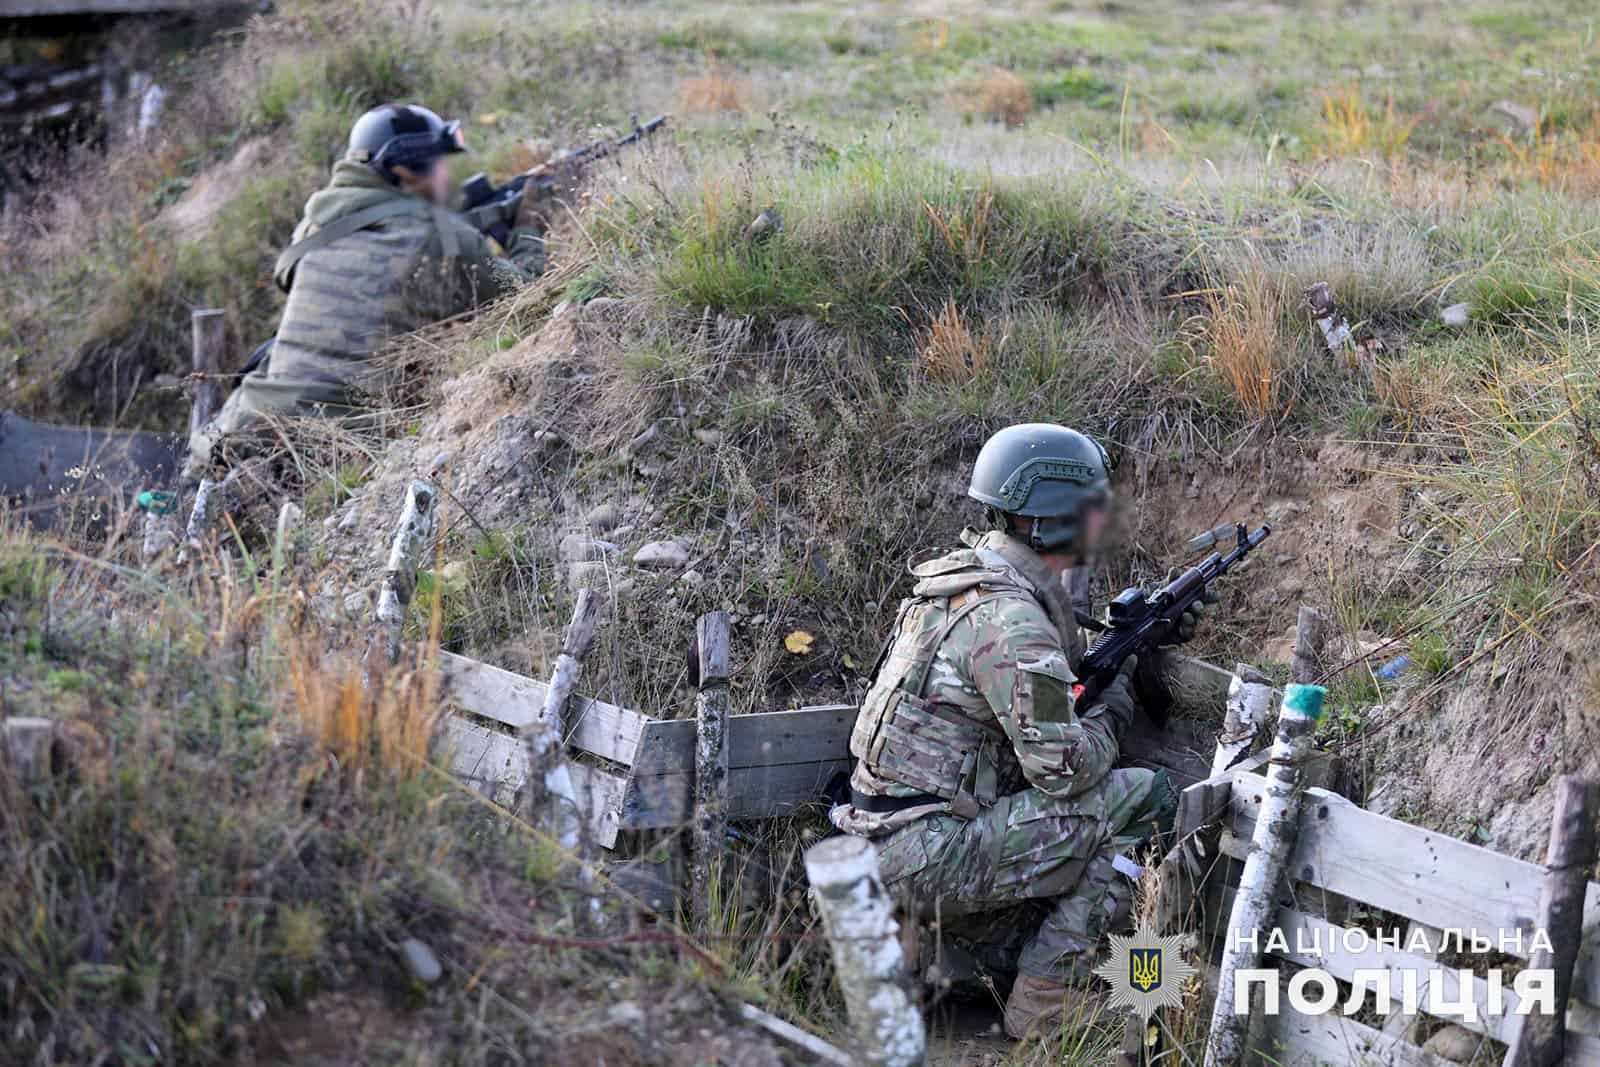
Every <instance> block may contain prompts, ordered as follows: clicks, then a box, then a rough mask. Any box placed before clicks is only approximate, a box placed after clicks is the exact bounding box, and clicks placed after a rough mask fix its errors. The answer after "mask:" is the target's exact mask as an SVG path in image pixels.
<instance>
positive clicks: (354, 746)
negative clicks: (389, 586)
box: [289, 638, 439, 772]
mask: <svg viewBox="0 0 1600 1067" xmlns="http://www.w3.org/2000/svg"><path fill="white" fill-rule="evenodd" d="M437 647H438V646H437V644H436V643H435V642H434V641H432V640H430V641H427V642H425V643H424V645H423V647H422V648H421V649H420V650H419V651H418V652H417V654H416V659H415V661H414V662H412V663H409V664H407V663H404V662H402V664H401V665H400V666H398V667H396V668H394V669H391V670H388V671H384V672H382V673H381V674H374V675H367V673H366V670H365V668H364V667H363V666H362V665H361V664H360V663H359V662H358V661H357V660H355V659H354V658H352V659H350V660H348V661H340V660H335V661H333V662H329V661H328V660H327V659H326V658H324V656H323V653H322V652H321V650H320V646H319V645H318V643H317V642H316V640H315V639H314V638H313V639H310V640H305V641H300V642H297V643H296V644H295V645H294V646H293V647H292V648H291V649H290V653H289V685H290V689H291V693H292V696H293V698H294V707H295V710H296V711H297V712H298V713H299V715H300V720H301V722H302V723H303V724H304V726H305V729H306V732H307V733H309V734H310V735H311V736H312V737H313V738H315V739H316V740H317V742H318V743H319V744H321V745H322V747H323V748H325V749H327V750H328V751H329V752H331V753H333V754H334V755H335V756H336V757H338V759H339V762H340V763H341V764H342V765H343V766H345V767H350V768H362V767H367V766H371V765H376V766H377V767H380V768H383V769H386V770H394V771H401V772H407V771H411V770H415V769H416V768H418V767H420V766H422V764H423V762H424V761H425V760H426V759H427V756H428V743H429V740H430V739H431V738H432V736H433V727H434V723H435V721H436V719H437V718H438V714H439V700H438V695H439V694H438V672H437V671H436V670H434V669H433V668H434V665H433V652H435V651H436V650H437Z"/></svg>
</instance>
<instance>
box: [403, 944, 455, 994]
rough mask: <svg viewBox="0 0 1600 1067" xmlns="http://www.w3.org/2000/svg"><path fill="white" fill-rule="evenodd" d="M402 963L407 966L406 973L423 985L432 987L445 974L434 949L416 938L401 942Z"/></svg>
mask: <svg viewBox="0 0 1600 1067" xmlns="http://www.w3.org/2000/svg"><path fill="white" fill-rule="evenodd" d="M400 962H401V963H403V964H405V967H406V973H407V974H409V975H411V977H412V978H414V979H416V980H417V981H419V982H421V983H422V984H423V985H432V984H433V983H435V982H437V981H438V980H439V978H440V976H441V975H443V974H444V968H443V967H441V966H439V957H437V956H435V955H434V954H433V949H431V948H429V947H428V946H427V945H425V944H423V943H422V942H421V941H418V940H417V939H416V938H414V937H408V938H406V939H405V940H404V941H402V942H400Z"/></svg>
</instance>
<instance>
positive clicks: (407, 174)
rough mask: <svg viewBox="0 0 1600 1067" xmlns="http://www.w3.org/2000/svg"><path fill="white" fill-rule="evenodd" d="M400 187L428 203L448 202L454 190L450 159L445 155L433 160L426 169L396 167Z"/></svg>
mask: <svg viewBox="0 0 1600 1067" xmlns="http://www.w3.org/2000/svg"><path fill="white" fill-rule="evenodd" d="M394 172H395V174H396V175H397V176H398V177H399V178H400V188H402V189H404V190H405V191H406V192H408V193H410V194H411V195H413V196H420V197H422V199H424V200H426V201H428V203H430V204H448V203H449V202H450V196H451V193H452V192H453V191H454V190H453V186H451V184H450V161H449V160H448V159H446V158H445V157H442V156H441V157H440V158H439V159H436V160H434V162H433V165H432V166H430V167H429V168H428V169H427V170H425V171H422V172H420V173H419V172H417V171H414V170H412V169H411V168H410V167H396V168H394Z"/></svg>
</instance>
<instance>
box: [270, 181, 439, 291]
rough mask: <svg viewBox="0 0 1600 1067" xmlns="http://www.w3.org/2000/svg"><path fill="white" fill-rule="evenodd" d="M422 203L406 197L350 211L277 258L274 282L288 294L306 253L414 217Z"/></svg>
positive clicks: (293, 245) (273, 270)
mask: <svg viewBox="0 0 1600 1067" xmlns="http://www.w3.org/2000/svg"><path fill="white" fill-rule="evenodd" d="M419 204H420V201H415V200H411V199H406V198H396V199H394V200H384V201H381V202H379V203H376V204H373V205H372V206H371V207H366V208H362V209H361V210H360V211H355V212H351V213H350V214H348V215H345V216H344V217H343V218H338V219H334V220H333V221H332V222H330V223H328V224H327V225H326V226H323V227H321V228H319V229H317V230H315V231H314V232H312V233H309V234H307V235H306V236H305V237H303V238H301V239H300V240H298V241H296V242H295V243H294V244H292V245H290V246H289V247H288V248H285V249H284V250H283V252H282V253H281V254H280V255H279V256H278V262H277V264H276V265H275V266H274V267H273V268H272V278H273V280H274V281H276V282H277V283H278V288H279V289H282V290H283V291H284V292H286V293H287V292H288V291H289V287H290V286H292V285H293V284H294V268H295V265H296V264H298V263H299V262H300V261H301V260H302V259H304V258H305V257H306V255H307V253H310V252H315V251H316V250H317V249H319V248H324V247H326V246H328V245H330V244H332V243H333V242H334V241H337V240H338V239H339V238H341V237H349V236H350V235H351V234H353V233H355V232H356V231H358V230H364V229H366V228H367V227H368V226H371V225H373V224H374V223H378V222H382V221H383V220H384V219H387V218H391V217H392V216H395V215H409V214H415V213H416V211H417V207H418V205H419Z"/></svg>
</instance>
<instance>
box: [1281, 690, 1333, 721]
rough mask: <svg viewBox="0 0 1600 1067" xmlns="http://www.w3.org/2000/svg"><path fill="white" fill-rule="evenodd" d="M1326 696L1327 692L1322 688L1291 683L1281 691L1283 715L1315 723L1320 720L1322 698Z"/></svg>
mask: <svg viewBox="0 0 1600 1067" xmlns="http://www.w3.org/2000/svg"><path fill="white" fill-rule="evenodd" d="M1327 695H1328V690H1327V688H1326V687H1324V686H1320V685H1299V684H1296V683H1293V682H1291V683H1290V684H1289V685H1287V686H1285V687H1284V690H1283V713H1284V714H1285V715H1296V716H1299V717H1300V718H1302V719H1310V720H1311V721H1312V722H1316V721H1317V720H1318V719H1320V718H1322V698H1323V697H1325V696H1327Z"/></svg>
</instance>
